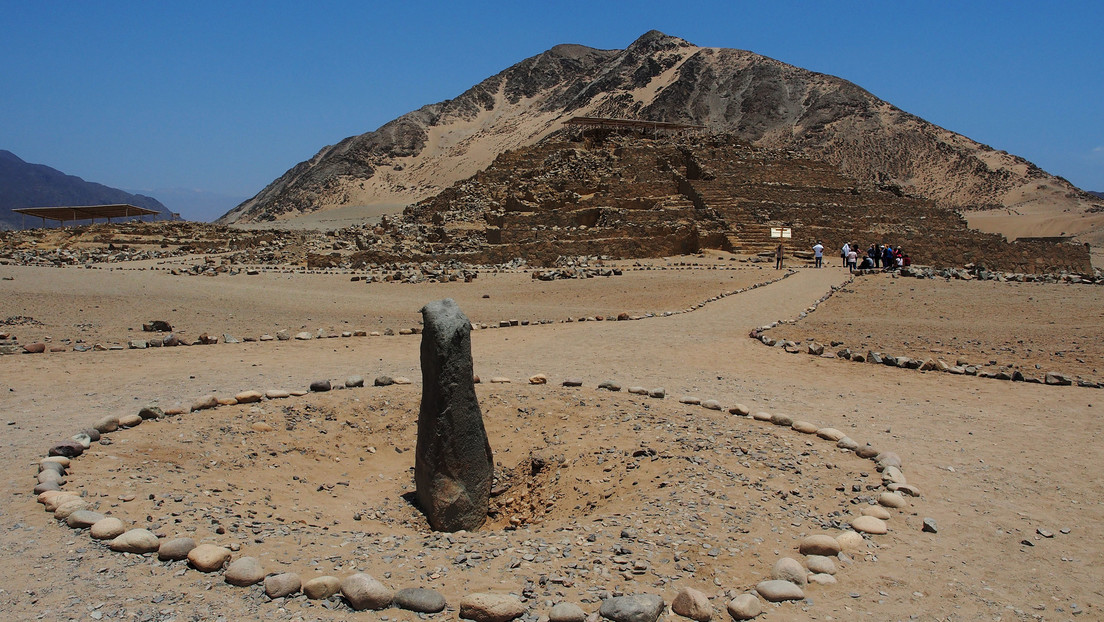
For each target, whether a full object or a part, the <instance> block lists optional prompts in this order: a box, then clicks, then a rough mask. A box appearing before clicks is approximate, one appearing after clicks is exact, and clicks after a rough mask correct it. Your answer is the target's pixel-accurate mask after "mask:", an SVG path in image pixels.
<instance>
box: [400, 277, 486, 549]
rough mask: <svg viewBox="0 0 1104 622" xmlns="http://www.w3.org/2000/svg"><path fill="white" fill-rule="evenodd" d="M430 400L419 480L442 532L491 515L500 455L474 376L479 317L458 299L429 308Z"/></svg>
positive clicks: (424, 354) (425, 360)
mask: <svg viewBox="0 0 1104 622" xmlns="http://www.w3.org/2000/svg"><path fill="white" fill-rule="evenodd" d="M421 312H422V321H423V325H424V329H423V331H424V332H423V333H422V350H421V364H422V405H421V410H420V411H419V413H418V446H417V451H416V452H415V461H414V482H415V485H416V486H417V498H418V503H419V504H420V505H421V508H422V511H423V512H425V514H426V518H427V519H428V520H429V524H430V526H431V527H432V528H433V529H435V530H437V531H459V530H462V529H463V530H469V531H471V530H475V529H478V528H479V527H480V526H481V525H482V524H483V522H484V521H485V520H486V519H487V507H488V501H489V499H490V493H491V480H492V477H493V475H494V461H493V458H492V455H491V445H490V443H489V442H488V440H487V432H486V430H485V429H484V427H483V413H482V411H481V410H480V408H479V401H478V399H477V398H476V395H475V383H474V382H473V380H472V357H471V322H470V321H469V320H468V318H467V316H465V315H464V313H463V312H462V311H461V310H460V307H459V306H457V304H456V302H455V301H453V300H452V299H451V298H446V299H444V300H438V301H435V302H431V303H429V304H427V305H426V306H425V307H423V308H422V311H421Z"/></svg>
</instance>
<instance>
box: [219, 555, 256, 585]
mask: <svg viewBox="0 0 1104 622" xmlns="http://www.w3.org/2000/svg"><path fill="white" fill-rule="evenodd" d="M264 577H265V573H264V568H262V567H261V560H259V559H257V558H256V557H239V558H238V559H235V560H234V561H232V562H230V565H229V566H227V567H226V573H225V574H224V575H223V578H224V579H226V582H227V583H229V584H230V585H236V586H238V587H245V586H247V585H253V584H254V583H260V582H261V581H263V580H264Z"/></svg>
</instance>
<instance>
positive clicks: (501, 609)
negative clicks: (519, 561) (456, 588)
mask: <svg viewBox="0 0 1104 622" xmlns="http://www.w3.org/2000/svg"><path fill="white" fill-rule="evenodd" d="M525 611H526V608H525V605H524V604H522V602H521V601H520V600H518V599H517V598H515V597H513V596H510V595H508V594H489V593H486V592H476V593H474V594H468V595H467V596H465V597H464V598H463V599H462V600H461V601H460V617H461V618H463V619H465V620H474V621H475V622H510V620H513V619H516V618H519V617H521V616H523V615H525Z"/></svg>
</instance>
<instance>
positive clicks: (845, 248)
mask: <svg viewBox="0 0 1104 622" xmlns="http://www.w3.org/2000/svg"><path fill="white" fill-rule="evenodd" d="M850 252H851V244H850V243H849V242H844V243H843V249H842V250H840V257H842V258H843V267H844V268H846V267H847V254H848V253H850Z"/></svg>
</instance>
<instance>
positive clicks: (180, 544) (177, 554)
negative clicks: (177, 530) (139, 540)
mask: <svg viewBox="0 0 1104 622" xmlns="http://www.w3.org/2000/svg"><path fill="white" fill-rule="evenodd" d="M195 547H196V543H195V540H193V539H191V538H173V539H172V540H165V541H164V542H162V543H161V546H159V547H157V559H159V560H161V561H163V562H177V561H180V560H182V559H188V553H190V552H192V549H194V548H195Z"/></svg>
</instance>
